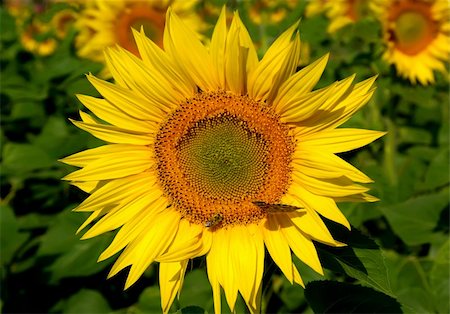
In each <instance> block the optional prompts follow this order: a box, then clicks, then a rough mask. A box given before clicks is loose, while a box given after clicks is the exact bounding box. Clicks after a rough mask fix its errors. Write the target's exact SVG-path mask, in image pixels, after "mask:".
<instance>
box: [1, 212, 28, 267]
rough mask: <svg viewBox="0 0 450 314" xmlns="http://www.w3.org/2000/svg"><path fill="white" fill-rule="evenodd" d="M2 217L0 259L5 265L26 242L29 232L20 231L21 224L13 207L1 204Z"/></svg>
mask: <svg viewBox="0 0 450 314" xmlns="http://www.w3.org/2000/svg"><path fill="white" fill-rule="evenodd" d="M0 217H1V219H0V232H1V237H0V256H1V258H0V260H1V265H2V266H4V265H6V264H8V263H9V262H10V261H11V259H12V258H13V256H14V254H15V252H16V251H17V250H18V249H19V248H20V247H21V246H22V245H23V244H24V243H25V241H26V240H27V239H28V234H26V233H23V232H20V231H19V224H18V223H17V219H16V217H15V215H14V212H13V210H12V208H11V207H9V206H7V205H0Z"/></svg>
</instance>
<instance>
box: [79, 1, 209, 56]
mask: <svg viewBox="0 0 450 314" xmlns="http://www.w3.org/2000/svg"><path fill="white" fill-rule="evenodd" d="M197 2H198V1H197V0H173V1H172V0H161V1H153V0H116V1H103V0H94V1H88V2H86V4H85V7H84V9H83V10H82V11H81V14H80V18H79V21H78V23H77V28H78V29H79V34H78V36H77V38H76V43H75V45H76V48H77V51H78V55H79V56H81V57H83V58H87V59H91V60H93V61H97V62H104V55H103V49H104V48H105V47H110V46H114V45H115V44H118V45H120V46H121V47H123V48H125V49H127V50H129V51H131V52H132V53H134V54H136V55H138V53H139V51H138V48H137V46H136V44H135V42H134V39H133V33H132V31H131V29H132V28H135V29H139V28H140V27H141V26H142V27H144V29H145V31H146V33H147V35H148V36H149V37H150V38H151V39H152V40H153V41H154V42H156V43H157V44H158V45H159V46H160V47H162V43H163V32H164V21H165V12H166V10H167V8H168V6H169V5H171V7H172V8H173V10H174V11H175V12H176V13H177V14H178V15H179V16H180V17H181V18H182V19H183V21H184V23H186V24H188V25H189V26H190V27H192V28H194V29H195V30H196V31H198V30H201V29H202V27H203V23H202V22H201V20H200V19H199V17H198V16H197V15H196V14H195V13H194V10H193V9H194V6H195V5H196V4H197Z"/></svg>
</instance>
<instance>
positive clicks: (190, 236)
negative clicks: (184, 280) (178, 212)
mask: <svg viewBox="0 0 450 314" xmlns="http://www.w3.org/2000/svg"><path fill="white" fill-rule="evenodd" d="M202 231H203V227H202V226H200V225H197V224H191V223H190V222H189V221H187V220H186V219H182V220H181V221H180V225H179V227H178V232H177V234H176V236H175V238H174V239H173V242H172V244H171V245H170V247H169V248H168V249H167V251H166V252H164V253H163V254H161V256H159V257H158V258H157V259H156V260H157V261H158V262H165V263H167V262H176V261H180V260H187V259H191V258H194V257H195V256H196V255H197V254H198V252H199V251H200V250H201V249H202V248H203V243H202V240H201V236H202Z"/></svg>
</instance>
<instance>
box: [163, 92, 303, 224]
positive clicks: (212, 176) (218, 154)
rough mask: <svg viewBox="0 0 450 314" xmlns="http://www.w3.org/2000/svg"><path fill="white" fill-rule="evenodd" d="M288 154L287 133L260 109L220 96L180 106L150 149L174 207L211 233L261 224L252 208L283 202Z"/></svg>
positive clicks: (259, 212) (290, 143)
mask: <svg viewBox="0 0 450 314" xmlns="http://www.w3.org/2000/svg"><path fill="white" fill-rule="evenodd" d="M293 150H294V142H293V138H292V136H290V135H289V129H288V128H287V127H286V126H285V125H283V124H281V123H280V122H279V119H278V117H277V116H276V115H275V114H273V112H271V111H270V110H269V109H268V107H267V106H266V105H265V104H264V103H260V102H257V101H254V100H252V99H250V98H249V97H247V96H241V95H234V94H231V93H227V92H225V91H216V92H204V93H198V94H197V95H195V96H194V97H193V98H191V99H188V100H186V101H185V102H183V103H181V104H180V105H179V106H178V109H177V110H175V111H174V112H173V113H172V114H171V115H170V116H169V118H168V120H167V121H166V122H165V123H163V124H162V125H161V127H160V131H159V133H158V134H157V137H156V142H155V152H156V158H157V162H158V174H159V179H160V182H161V185H162V187H163V189H164V190H165V192H166V196H167V197H168V198H169V199H170V200H171V203H172V206H174V208H176V209H177V210H178V211H179V212H180V213H181V214H182V216H183V217H185V218H186V219H188V220H189V221H191V222H192V223H197V224H201V225H204V226H207V227H211V226H213V227H214V228H217V227H224V226H227V225H232V224H248V223H253V222H257V221H259V220H260V219H262V218H264V217H265V216H266V214H267V213H266V212H265V211H264V210H263V209H261V207H259V206H256V205H255V204H254V202H265V203H269V204H272V203H278V202H279V201H280V199H281V197H282V196H283V195H284V193H286V191H287V187H288V184H289V180H290V161H291V155H292V152H293Z"/></svg>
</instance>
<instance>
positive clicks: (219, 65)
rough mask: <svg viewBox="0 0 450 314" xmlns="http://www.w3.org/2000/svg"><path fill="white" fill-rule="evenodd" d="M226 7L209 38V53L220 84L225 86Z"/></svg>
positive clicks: (223, 8)
mask: <svg viewBox="0 0 450 314" xmlns="http://www.w3.org/2000/svg"><path fill="white" fill-rule="evenodd" d="M226 18H227V17H226V7H225V6H223V7H222V10H221V12H220V15H219V19H218V20H217V23H216V26H215V27H214V31H213V34H212V38H211V45H210V55H211V60H212V63H213V65H214V69H215V70H216V71H217V77H218V79H219V83H220V86H221V87H222V88H225V56H226V54H225V47H226V42H227V33H228V32H227V21H226Z"/></svg>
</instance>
